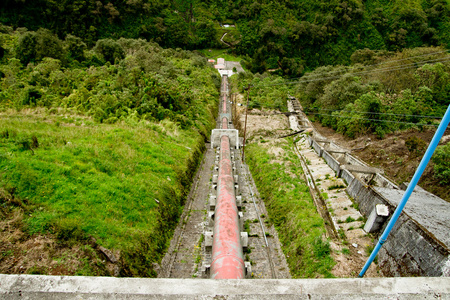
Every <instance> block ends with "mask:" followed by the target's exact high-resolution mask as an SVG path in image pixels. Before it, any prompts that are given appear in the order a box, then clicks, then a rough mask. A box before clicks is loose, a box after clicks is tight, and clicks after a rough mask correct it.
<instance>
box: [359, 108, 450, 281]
mask: <svg viewBox="0 0 450 300" xmlns="http://www.w3.org/2000/svg"><path fill="white" fill-rule="evenodd" d="M449 122H450V105H449V106H448V108H447V111H446V112H445V115H444V117H443V118H442V121H441V124H439V127H438V129H437V130H436V133H435V134H434V136H433V139H432V140H431V143H430V145H429V146H428V149H427V151H426V152H425V155H424V156H423V158H422V160H421V161H420V164H419V166H418V167H417V170H416V173H414V176H413V178H412V179H411V182H410V183H409V184H408V188H407V189H406V191H405V193H404V194H403V198H402V200H401V201H400V204H399V205H398V206H397V208H396V209H395V211H394V214H393V215H392V218H391V220H390V221H389V223H388V225H387V226H386V229H385V230H384V232H383V234H382V235H381V237H380V239H379V240H378V243H377V245H376V246H375V249H373V251H372V254H370V257H369V259H368V260H367V262H366V264H365V265H364V267H363V268H362V270H361V272H360V273H359V276H358V277H363V276H364V274H365V273H366V271H367V269H368V268H369V266H370V264H371V263H372V261H373V260H374V259H375V256H377V254H378V251H379V250H380V248H381V246H382V245H383V244H384V242H386V239H387V237H388V235H389V233H390V232H391V230H392V227H394V225H395V222H397V219H398V217H399V216H400V214H401V212H402V210H403V208H404V207H405V204H406V202H408V200H409V197H410V196H411V194H412V192H413V190H414V188H415V187H416V185H417V182H419V179H420V176H422V173H423V171H424V170H425V167H426V166H427V165H428V162H429V161H430V158H431V156H432V155H433V153H434V150H436V147H437V145H438V144H439V141H440V140H441V138H442V135H444V132H445V129H446V128H447V126H448V123H449Z"/></svg>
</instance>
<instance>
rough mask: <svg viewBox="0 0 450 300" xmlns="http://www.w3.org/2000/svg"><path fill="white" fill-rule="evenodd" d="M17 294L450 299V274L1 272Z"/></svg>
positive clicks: (9, 295)
mask: <svg viewBox="0 0 450 300" xmlns="http://www.w3.org/2000/svg"><path fill="white" fill-rule="evenodd" d="M0 298H1V299H6V300H10V299H11V300H12V299H77V300H78V299H274V298H276V299H343V298H345V299H450V278H448V277H434V278H433V277H417V278H411V277H408V278H400V277H396V278H364V279H358V278H348V279H280V280H278V279H259V280H257V279H255V280H212V279H147V278H115V277H83V276H79V277H71V276H40V275H0Z"/></svg>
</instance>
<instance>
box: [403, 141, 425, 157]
mask: <svg viewBox="0 0 450 300" xmlns="http://www.w3.org/2000/svg"><path fill="white" fill-rule="evenodd" d="M405 146H406V148H408V151H409V152H410V153H411V154H414V155H418V154H419V153H420V152H422V151H424V150H425V147H426V143H425V141H424V140H422V139H421V138H418V137H416V136H412V137H409V138H408V139H406V141H405Z"/></svg>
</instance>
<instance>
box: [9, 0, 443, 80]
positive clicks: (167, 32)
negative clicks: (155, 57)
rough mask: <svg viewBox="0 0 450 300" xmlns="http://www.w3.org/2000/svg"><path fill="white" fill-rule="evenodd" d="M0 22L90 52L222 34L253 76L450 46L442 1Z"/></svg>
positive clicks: (51, 13)
mask: <svg viewBox="0 0 450 300" xmlns="http://www.w3.org/2000/svg"><path fill="white" fill-rule="evenodd" d="M0 23H3V24H5V25H10V26H13V27H14V28H16V27H26V28H28V29H29V30H34V31H36V30H38V29H39V28H41V27H43V28H47V29H50V30H52V31H53V32H54V33H56V34H57V35H58V36H59V37H60V38H65V37H66V35H67V34H71V35H73V36H77V37H79V38H81V39H82V40H83V41H84V42H85V43H86V44H87V45H88V46H93V45H94V44H95V43H96V41H97V40H98V39H103V38H115V39H118V38H120V37H124V38H142V39H146V40H149V41H154V42H157V43H159V44H160V45H161V46H163V47H171V48H175V47H180V48H183V49H191V50H192V49H198V48H208V47H217V46H219V45H223V44H221V43H220V42H219V38H220V37H221V36H222V33H224V32H228V33H229V34H228V35H227V36H226V39H225V41H226V42H227V43H229V44H230V45H232V48H233V50H234V52H235V53H236V54H239V55H247V56H248V58H247V60H246V61H247V65H248V67H249V68H250V69H251V70H252V71H253V72H260V73H262V72H263V71H265V70H267V69H278V68H279V69H280V72H281V73H282V74H285V75H288V76H298V75H300V74H302V73H303V72H304V71H305V70H313V69H315V68H317V67H319V66H323V65H336V64H349V63H350V56H351V54H352V53H354V52H355V51H356V50H357V49H364V48H369V49H372V50H388V51H396V50H400V49H403V48H413V47H420V46H439V45H442V46H444V47H449V46H450V44H449V43H450V16H449V3H448V1H447V0H407V1H405V0H395V1H385V0H370V1H359V0H350V1H342V0H332V1H324V0H320V1H311V0H303V1H300V0H284V1H273V0H259V1H253V0H252V1H250V0H238V1H217V0H208V1H198V0H171V1H169V0H157V1H149V0H127V1H125V0H75V1H53V0H4V1H2V2H1V3H0ZM226 23H228V24H234V25H236V27H235V28H230V29H225V28H223V27H220V24H226Z"/></svg>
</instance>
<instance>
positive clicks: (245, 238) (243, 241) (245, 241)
mask: <svg viewBox="0 0 450 300" xmlns="http://www.w3.org/2000/svg"><path fill="white" fill-rule="evenodd" d="M241 245H242V248H243V249H244V250H245V249H247V248H248V232H245V231H243V232H241Z"/></svg>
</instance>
